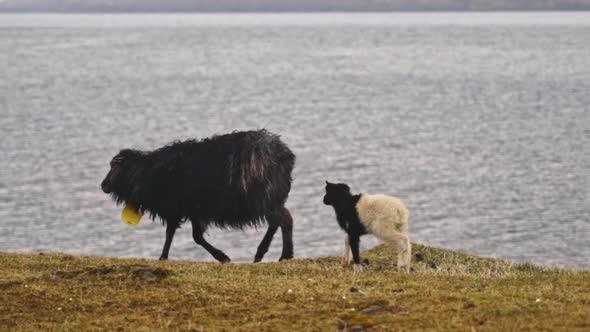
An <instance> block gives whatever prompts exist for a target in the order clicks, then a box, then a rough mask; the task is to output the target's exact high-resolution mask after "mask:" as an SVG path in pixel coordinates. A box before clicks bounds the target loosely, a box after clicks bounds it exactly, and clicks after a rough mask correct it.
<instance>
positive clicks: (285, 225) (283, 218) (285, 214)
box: [273, 207, 293, 261]
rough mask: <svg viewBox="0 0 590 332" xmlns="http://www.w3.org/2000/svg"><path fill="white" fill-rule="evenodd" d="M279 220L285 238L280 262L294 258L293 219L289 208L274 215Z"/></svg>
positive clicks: (282, 209) (283, 208)
mask: <svg viewBox="0 0 590 332" xmlns="http://www.w3.org/2000/svg"><path fill="white" fill-rule="evenodd" d="M273 218H277V219H276V220H277V224H278V225H279V226H280V227H281V234H282V236H283V252H282V253H281V258H279V261H282V260H284V259H291V258H293V217H291V213H289V210H287V208H285V207H282V208H281V209H279V210H278V211H277V213H276V214H274V215H273Z"/></svg>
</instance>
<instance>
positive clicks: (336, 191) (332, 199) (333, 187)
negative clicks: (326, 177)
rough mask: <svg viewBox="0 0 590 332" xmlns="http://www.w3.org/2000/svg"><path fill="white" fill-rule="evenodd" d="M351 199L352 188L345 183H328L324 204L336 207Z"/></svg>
mask: <svg viewBox="0 0 590 332" xmlns="http://www.w3.org/2000/svg"><path fill="white" fill-rule="evenodd" d="M347 197H350V187H349V186H348V185H347V184H345V183H330V182H328V181H326V195H325V196H324V204H326V205H335V204H338V203H340V202H344V201H345V200H346V198H347Z"/></svg>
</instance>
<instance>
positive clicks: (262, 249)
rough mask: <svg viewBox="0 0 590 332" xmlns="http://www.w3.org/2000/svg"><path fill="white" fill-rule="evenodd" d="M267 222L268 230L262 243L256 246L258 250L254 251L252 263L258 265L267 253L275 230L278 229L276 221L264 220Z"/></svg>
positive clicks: (271, 219) (269, 218)
mask: <svg viewBox="0 0 590 332" xmlns="http://www.w3.org/2000/svg"><path fill="white" fill-rule="evenodd" d="M266 219H267V221H268V230H267V231H266V234H265V235H264V238H263V239H262V242H260V244H259V245H258V250H256V256H254V263H258V262H260V261H261V260H262V258H263V257H264V254H266V252H267V251H268V247H270V243H271V242H272V239H273V237H274V236H275V233H276V232H277V229H279V225H278V224H277V223H276V220H275V219H273V218H272V217H267V218H266Z"/></svg>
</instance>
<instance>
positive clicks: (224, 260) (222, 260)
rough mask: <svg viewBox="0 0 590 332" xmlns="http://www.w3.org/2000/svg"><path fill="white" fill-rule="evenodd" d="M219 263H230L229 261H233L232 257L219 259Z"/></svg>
mask: <svg viewBox="0 0 590 332" xmlns="http://www.w3.org/2000/svg"><path fill="white" fill-rule="evenodd" d="M219 263H221V264H228V263H231V259H229V257H225V258H223V259H221V260H219Z"/></svg>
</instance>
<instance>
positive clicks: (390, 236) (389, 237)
mask: <svg viewBox="0 0 590 332" xmlns="http://www.w3.org/2000/svg"><path fill="white" fill-rule="evenodd" d="M381 237H382V238H383V240H385V241H386V242H389V243H393V244H395V246H396V248H397V266H398V267H399V268H400V269H404V271H406V272H407V273H409V272H410V263H411V261H412V244H411V243H410V239H409V238H408V235H406V234H404V233H400V232H397V231H394V230H391V231H389V232H388V233H387V234H384V235H383V236H381Z"/></svg>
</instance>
